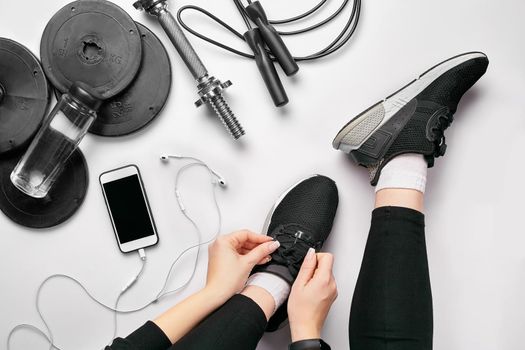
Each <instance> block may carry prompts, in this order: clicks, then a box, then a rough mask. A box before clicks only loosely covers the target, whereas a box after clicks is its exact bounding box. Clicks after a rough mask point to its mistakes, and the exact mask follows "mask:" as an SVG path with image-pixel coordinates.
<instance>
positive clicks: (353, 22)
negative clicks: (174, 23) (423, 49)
mask: <svg viewBox="0 0 525 350" xmlns="http://www.w3.org/2000/svg"><path fill="white" fill-rule="evenodd" d="M247 1H248V3H251V0H247ZM233 2H234V4H235V6H236V7H237V9H238V10H239V13H240V14H241V16H242V18H243V21H244V23H245V24H246V27H247V28H248V29H252V24H251V22H250V19H249V17H248V14H247V13H246V9H245V7H244V5H243V4H242V0H233ZM327 2H328V0H321V1H320V2H319V3H318V4H317V5H315V6H314V7H312V8H311V9H309V10H308V11H306V12H304V13H302V14H300V15H297V16H294V17H291V18H287V19H281V20H271V21H270V23H271V24H272V25H281V24H290V23H295V22H298V21H301V20H303V19H305V18H307V17H310V16H312V15H314V14H316V13H317V12H318V11H319V10H320V9H321V8H322V7H323V6H324V5H325V4H326V3H327ZM349 3H350V0H343V2H342V4H341V6H340V7H339V8H338V9H337V10H336V11H335V12H334V13H332V14H331V15H330V16H328V17H327V18H326V19H324V20H322V21H320V22H318V23H316V24H314V25H311V26H308V27H306V28H301V29H298V30H293V31H287V32H286V31H278V33H279V34H280V35H283V36H294V35H299V34H304V33H308V32H310V31H313V30H316V29H319V28H321V27H323V26H325V25H327V24H328V23H330V22H332V21H333V20H335V19H336V18H337V17H339V16H340V15H341V14H342V13H343V11H344V10H345V9H346V8H347V6H348V5H349ZM188 10H193V11H197V12H199V13H201V14H203V15H205V16H207V17H208V18H210V19H211V20H213V21H215V22H216V23H217V24H219V25H220V26H222V27H223V28H225V29H226V30H228V31H229V32H230V33H232V34H233V35H234V36H236V37H237V38H239V39H240V40H242V41H245V40H244V36H243V34H242V33H241V32H239V31H237V30H236V29H234V28H233V27H232V26H230V25H229V24H228V23H226V22H225V21H223V20H221V19H220V18H219V17H217V16H216V15H214V14H212V13H211V12H209V11H207V10H205V9H204V8H202V7H199V6H195V5H186V6H183V7H181V8H180V9H179V11H178V12H177V20H178V21H179V23H180V25H181V26H182V27H183V28H184V29H186V30H187V31H188V32H190V33H191V34H193V35H195V36H196V37H198V38H200V39H202V40H204V41H206V42H208V43H210V44H212V45H215V46H217V47H219V48H221V49H223V50H226V51H229V52H231V53H233V54H236V55H239V56H242V57H246V58H251V59H254V58H255V57H254V55H252V54H249V53H246V52H244V51H241V50H239V49H236V48H233V47H231V46H228V45H226V44H224V43H222V42H219V41H217V40H214V39H212V38H210V37H209V36H206V35H204V34H202V33H199V32H197V31H196V30H194V29H193V28H191V27H190V26H188V25H187V24H186V22H184V20H183V19H182V14H183V13H184V11H188ZM360 15H361V0H353V2H352V10H351V13H350V16H349V18H348V20H347V21H346V24H345V26H344V28H343V30H342V31H341V32H340V33H339V34H338V35H337V37H336V38H335V39H334V40H333V41H332V42H330V43H329V44H328V45H327V46H326V47H325V48H323V49H321V50H319V51H317V52H314V53H312V54H309V55H306V56H299V57H294V59H295V60H296V61H298V62H299V61H312V60H316V59H319V58H323V57H326V56H329V55H331V54H333V53H334V52H336V51H338V50H340V49H341V48H342V47H343V46H344V45H345V44H346V43H347V42H348V41H349V40H350V39H351V38H352V36H353V35H354V33H355V31H356V29H357V24H358V23H359V18H360ZM269 53H270V52H269ZM270 57H271V58H272V59H274V60H275V57H273V56H272V55H271V53H270Z"/></svg>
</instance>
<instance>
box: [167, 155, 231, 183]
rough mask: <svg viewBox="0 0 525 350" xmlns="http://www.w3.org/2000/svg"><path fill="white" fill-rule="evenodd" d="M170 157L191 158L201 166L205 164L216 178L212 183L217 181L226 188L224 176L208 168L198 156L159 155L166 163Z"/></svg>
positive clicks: (206, 165)
mask: <svg viewBox="0 0 525 350" xmlns="http://www.w3.org/2000/svg"><path fill="white" fill-rule="evenodd" d="M170 158H173V159H191V160H194V161H196V162H198V163H200V164H202V165H203V166H205V167H206V168H207V169H208V170H209V171H210V172H211V173H212V174H213V175H214V176H215V177H216V178H217V182H213V183H214V184H215V183H217V184H219V186H220V187H222V188H226V187H227V186H228V183H227V182H226V180H225V179H224V177H222V176H221V175H220V174H219V173H218V172H216V171H215V170H213V169H212V168H210V167H209V166H208V164H206V163H204V162H203V161H202V160H200V159H198V158H195V157H185V156H180V155H178V154H176V155H169V154H163V155H161V156H160V160H161V161H162V162H164V163H167V162H169V160H170Z"/></svg>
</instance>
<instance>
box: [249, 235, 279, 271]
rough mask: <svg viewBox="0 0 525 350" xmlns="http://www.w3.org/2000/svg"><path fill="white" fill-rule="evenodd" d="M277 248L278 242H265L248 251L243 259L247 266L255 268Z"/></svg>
mask: <svg viewBox="0 0 525 350" xmlns="http://www.w3.org/2000/svg"><path fill="white" fill-rule="evenodd" d="M279 246H280V243H279V241H271V242H266V243H263V244H260V245H258V246H257V247H255V248H253V249H252V250H250V252H249V253H247V254H246V255H244V257H243V258H244V259H245V261H246V262H247V263H248V264H250V265H253V266H255V265H257V264H258V263H259V262H260V261H261V260H263V259H264V258H265V257H266V256H268V255H270V254H272V253H273V252H275V251H276V250H277V248H279Z"/></svg>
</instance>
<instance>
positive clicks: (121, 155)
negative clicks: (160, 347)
mask: <svg viewBox="0 0 525 350" xmlns="http://www.w3.org/2000/svg"><path fill="white" fill-rule="evenodd" d="M117 3H119V4H120V5H121V6H122V7H123V8H124V9H125V10H126V11H128V12H129V13H130V14H131V16H132V17H133V18H134V19H136V20H138V21H140V22H142V23H144V24H146V25H147V26H149V27H150V28H152V29H153V31H154V32H155V33H156V34H158V35H159V37H160V38H161V39H162V40H163V42H164V44H165V45H166V47H167V48H168V51H169V54H170V57H171V58H172V66H173V71H174V79H173V87H172V92H171V96H170V98H169V101H168V103H167V105H166V108H165V109H164V111H163V112H162V114H161V115H160V116H159V118H158V119H157V120H156V121H155V122H154V123H153V124H152V125H151V126H150V127H148V128H147V129H145V130H143V131H141V132H139V133H137V134H135V135H132V136H129V137H124V138H119V139H104V138H100V137H94V136H91V135H90V136H87V137H86V138H85V140H84V141H83V143H82V146H81V148H82V150H83V152H84V154H85V156H86V158H87V161H88V164H89V170H90V176H91V183H90V187H89V191H88V195H87V198H86V201H85V203H84V205H83V206H82V208H81V209H80V210H79V212H78V213H77V214H76V215H75V216H74V217H73V218H72V219H71V220H69V221H68V222H67V223H65V224H63V225H61V226H60V227H57V228H54V229H51V230H44V231H34V230H28V229H25V228H23V227H20V226H17V225H15V224H13V223H12V222H11V221H9V220H8V219H7V218H6V217H5V216H3V215H0V247H1V260H2V264H1V267H0V281H1V288H0V344H2V345H1V346H2V347H3V346H4V345H3V344H5V341H6V338H7V334H8V332H9V330H10V329H11V328H12V327H13V326H15V325H16V324H18V323H32V324H35V325H38V326H42V323H41V322H40V321H39V319H38V316H37V313H36V309H35V304H34V298H35V293H36V289H37V287H38V285H39V283H40V282H41V281H42V280H43V279H44V278H45V277H46V276H48V275H50V274H53V273H66V274H70V275H72V276H75V277H77V278H79V279H80V280H82V281H83V282H84V283H85V284H86V285H87V286H88V287H89V289H90V290H91V291H92V292H93V293H94V294H95V295H96V296H97V297H98V298H100V299H102V300H103V301H105V302H107V303H110V304H111V303H113V302H114V299H115V297H116V295H117V293H118V291H119V290H120V288H121V287H122V286H123V285H124V284H125V283H126V282H127V281H128V280H129V279H130V278H131V276H133V274H135V273H136V271H137V270H138V268H139V260H138V257H137V256H136V255H134V254H132V255H123V254H121V253H120V252H119V250H118V249H117V246H116V244H115V239H114V236H113V232H112V229H111V226H110V221H109V218H108V216H107V213H106V208H105V206H104V203H103V198H102V194H101V191H100V188H99V185H98V183H97V178H98V175H99V174H100V173H101V172H103V171H106V170H109V169H112V168H116V167H119V166H122V165H126V164H129V163H135V164H137V165H138V166H139V167H140V168H141V170H142V174H143V178H144V182H145V185H146V188H147V191H148V194H149V197H150V201H151V206H152V208H153V212H154V216H155V219H156V223H157V226H158V229H159V232H160V239H161V243H160V244H159V245H158V246H157V247H155V248H153V249H149V250H148V252H147V253H148V258H149V259H148V266H147V269H146V272H145V275H144V278H143V279H142V280H141V281H140V282H139V283H138V284H137V285H136V287H135V288H134V289H133V290H132V291H131V292H130V293H129V294H128V295H127V296H126V297H125V298H124V299H123V300H122V307H129V308H131V307H134V306H140V305H141V304H142V303H143V302H144V301H146V300H149V299H150V298H152V297H153V296H154V295H155V293H156V291H158V289H159V288H160V286H161V284H162V282H163V280H164V276H165V274H166V272H167V269H168V266H169V264H170V262H171V261H172V259H173V258H174V257H175V256H177V255H178V254H179V253H180V252H181V251H182V250H183V249H184V248H185V247H187V246H189V245H191V244H192V243H194V242H195V241H196V237H195V232H194V231H193V230H192V227H191V226H190V225H189V224H188V223H187V222H186V221H185V220H184V219H183V217H182V216H181V214H180V213H179V212H178V209H177V205H176V200H175V197H174V195H173V180H174V175H175V173H176V171H177V169H178V168H179V167H180V166H181V165H182V163H178V162H174V164H171V165H168V166H166V165H163V164H161V163H160V161H159V160H158V156H159V154H161V153H165V152H168V153H169V152H171V153H179V154H184V155H193V156H197V157H200V158H202V159H204V160H205V161H207V162H209V164H210V165H211V166H212V167H213V168H215V169H216V170H217V171H218V172H220V173H222V174H223V176H224V177H225V178H226V179H227V180H228V182H229V187H228V189H227V190H226V191H221V192H220V193H219V200H220V203H221V205H222V208H223V217H224V225H223V228H222V231H223V232H230V231H232V230H236V229H239V228H251V229H253V230H259V229H260V227H261V225H262V223H263V220H264V218H265V215H266V213H267V210H268V209H269V208H270V206H271V205H272V204H273V201H274V200H275V198H276V197H277V196H278V195H279V194H280V193H281V192H282V191H283V190H284V189H286V188H287V187H288V186H289V185H290V184H292V183H294V182H295V181H296V180H297V179H298V178H301V177H303V176H305V175H308V174H311V173H322V174H325V175H328V176H330V177H332V178H333V179H334V180H335V181H336V182H337V184H338V187H339V191H340V206H339V212H338V217H337V219H336V224H335V227H334V229H333V232H332V234H331V237H330V239H329V241H328V242H327V244H326V246H325V249H326V250H327V251H330V252H333V253H334V254H335V256H336V264H335V275H336V278H337V281H338V285H339V298H338V300H337V301H336V303H335V304H334V306H333V308H332V312H331V314H330V316H329V318H328V320H327V322H326V325H325V329H324V338H325V339H326V340H327V341H328V342H330V343H331V345H332V347H333V348H334V349H348V347H349V345H348V337H347V325H348V314H349V308H350V302H351V299H352V293H353V290H354V286H355V282H356V279H357V275H358V271H359V267H360V263H361V259H362V255H363V250H364V245H365V241H366V238H367V233H368V228H369V220H370V211H371V209H372V205H373V196H374V193H373V189H372V188H371V187H370V186H369V184H368V180H367V174H366V171H365V170H364V169H362V168H358V167H356V166H354V165H353V164H352V163H351V162H350V161H349V160H348V159H347V158H345V156H344V155H343V154H342V153H340V152H336V151H334V150H333V149H332V148H331V140H332V138H333V137H334V136H335V134H336V133H337V131H338V130H339V128H340V127H341V126H342V125H343V124H345V123H346V122H347V121H348V120H349V119H350V118H352V117H353V116H355V115H356V114H358V113H360V112H361V111H362V110H364V109H366V108H367V107H369V106H370V105H372V104H374V103H375V102H377V101H378V100H380V99H381V98H384V97H386V96H387V95H389V94H390V93H391V92H393V91H395V90H397V89H398V88H400V87H401V86H402V85H404V84H405V83H407V82H408V81H410V80H412V79H413V78H414V77H416V76H417V75H418V74H420V73H422V72H423V71H425V70H426V69H427V68H429V67H431V66H433V65H434V64H436V63H438V62H440V61H442V60H444V59H446V58H448V57H450V56H453V55H456V54H459V53H462V52H466V51H471V50H481V51H484V52H486V53H487V55H488V56H489V58H490V61H491V63H490V66H489V70H488V72H487V74H486V75H485V76H484V77H483V78H482V79H481V81H480V82H479V83H478V84H476V86H475V87H474V88H473V89H471V90H470V91H469V92H468V94H467V95H466V96H465V97H464V98H463V100H462V103H461V104H460V106H459V109H458V112H457V113H456V121H455V123H454V124H453V127H452V128H451V129H450V130H448V132H447V140H448V143H449V149H448V152H447V155H446V157H445V158H443V159H438V160H437V161H436V167H435V168H434V169H432V170H430V172H429V181H428V191H427V194H428V195H427V200H426V208H427V209H426V214H427V243H428V254H429V263H430V273H431V279H432V288H433V296H434V318H435V327H434V330H435V337H434V344H435V347H434V348H435V349H436V350H455V349H461V350H471V349H477V350H489V349H490V350H499V349H505V350H518V349H523V348H524V345H523V337H522V334H523V330H524V329H525V298H524V295H525V248H524V245H525V236H524V233H525V232H524V230H523V225H522V220H523V218H522V215H523V209H524V207H523V197H524V196H525V187H524V185H523V178H524V176H525V169H524V167H523V161H522V159H523V151H524V149H525V148H524V147H525V138H524V137H523V135H524V133H525V115H524V113H523V111H524V108H523V101H524V100H523V91H524V90H525V64H524V62H525V49H524V46H523V33H524V29H525V25H524V24H523V23H524V22H523V18H525V2H523V1H518V0H500V1H488V0H483V1H480V0H442V1H421V0H402V1H401V0H398V1H392V0H374V1H366V0H365V1H364V4H363V14H362V20H361V23H360V25H359V29H358V31H357V34H356V36H355V37H354V38H353V39H352V41H351V42H350V44H349V45H348V46H346V47H345V49H344V50H342V51H341V52H339V53H338V54H336V55H334V56H332V57H330V58H327V59H324V60H320V61H317V62H314V63H308V64H302V65H301V71H300V73H299V74H298V75H297V77H296V78H293V79H283V80H284V82H285V85H286V87H287V90H288V93H289V96H290V99H291V102H290V104H289V105H288V106H287V107H286V108H283V109H280V110H278V109H276V108H274V107H273V105H272V103H271V100H270V98H269V97H268V95H267V92H266V90H265V87H264V85H263V83H262V80H261V79H260V77H259V75H258V72H257V69H256V67H255V64H254V62H251V61H249V60H246V59H242V58H238V57H234V56H231V55H229V54H226V53H224V52H222V51H219V50H217V49H215V48H213V47H210V46H208V45H207V44H205V43H203V42H201V41H198V40H197V39H195V38H193V37H192V38H191V41H192V42H193V43H194V44H195V46H196V48H197V50H198V52H199V53H200V54H201V55H202V59H203V60H204V62H205V63H206V64H207V66H208V68H209V69H210V71H211V72H212V74H214V75H216V76H218V77H219V78H221V79H223V80H225V79H231V80H232V81H233V83H234V86H233V87H232V88H230V89H229V91H228V96H227V97H228V99H229V101H230V102H231V107H232V108H233V109H234V110H235V112H236V114H237V116H238V118H239V120H240V121H241V122H242V123H243V125H244V126H245V128H246V131H247V136H246V137H245V138H244V140H243V142H241V143H235V142H233V141H231V140H230V139H229V138H228V137H227V134H226V133H225V131H224V130H223V129H222V125H220V123H219V122H218V121H217V120H216V119H215V118H214V117H213V116H211V115H207V113H206V112H205V111H204V110H196V109H195V108H194V107H193V101H194V100H195V99H196V94H195V87H194V83H193V80H192V78H191V76H190V74H189V73H188V71H187V70H186V68H185V67H184V66H183V64H182V62H181V60H180V59H179V58H178V56H177V55H176V53H175V51H174V49H173V47H172V46H171V44H170V43H169V42H168V41H167V38H166V36H165V34H164V32H163V31H162V30H161V29H160V27H159V25H158V24H157V23H156V22H154V21H153V20H150V19H149V18H147V16H146V15H145V14H144V13H139V12H138V11H136V10H134V9H133V7H132V6H131V1H117ZM183 3H188V1H181V2H177V3H176V4H175V3H173V4H172V6H171V7H172V9H175V8H176V7H177V6H178V5H181V4H183ZM192 3H194V4H200V5H203V6H205V7H206V8H208V9H210V10H212V11H213V12H214V13H217V14H218V15H220V16H221V17H223V18H226V19H229V20H230V21H231V22H232V24H233V25H234V26H236V27H237V28H239V29H241V28H242V22H241V20H240V17H239V16H238V15H237V13H236V12H235V8H234V6H233V4H232V3H231V2H230V1H226V0H221V1H204V0H193V1H192ZM314 3H315V1H314V0H303V1H284V2H283V1H281V2H278V1H275V0H274V1H270V0H267V1H265V4H266V7H267V11H268V13H269V15H270V17H273V18H276V17H289V16H292V15H295V14H298V13H300V12H303V11H304V10H306V9H307V8H310V7H311V6H313V4H314ZM339 3H340V2H339V1H335V0H334V1H330V2H329V4H330V5H329V6H328V7H327V10H326V12H323V13H324V14H327V13H328V12H330V10H333V9H334V8H335V7H337V6H338V4H339ZM65 4H66V1H62V0H48V1H36V0H33V1H25V2H23V4H21V3H20V2H18V1H7V0H1V7H0V36H2V37H8V38H11V39H14V40H16V41H19V42H21V43H23V44H24V45H26V46H27V47H29V48H30V49H31V50H32V51H33V52H35V53H37V54H38V51H39V43H40V37H41V34H42V32H43V29H44V27H45V25H46V23H47V21H48V20H49V19H50V18H51V17H52V15H53V14H54V13H55V12H56V11H57V10H58V9H59V8H61V7H62V6H64V5H65ZM188 20H189V21H191V23H194V24H199V26H200V28H201V29H204V30H208V32H212V33H215V34H214V35H215V36H220V37H221V38H223V39H225V40H230V42H232V43H235V44H237V45H239V47H241V48H243V49H247V48H246V47H244V46H243V45H244V44H243V43H242V42H238V41H236V40H235V39H233V38H231V37H230V36H228V35H227V34H224V33H223V32H222V31H220V30H217V28H216V27H214V26H211V25H208V24H206V23H207V21H205V20H203V19H202V18H201V17H199V16H196V15H195V16H194V15H189V16H188ZM340 27H341V23H334V24H333V25H332V26H329V27H328V28H327V29H326V30H322V31H320V32H318V33H315V34H311V35H307V36H305V37H304V38H303V39H297V40H295V39H294V40H287V42H288V43H290V47H291V48H292V50H293V52H295V53H297V54H302V53H309V52H312V51H313V50H315V49H317V48H320V47H322V46H324V44H325V43H327V42H328V41H329V40H330V38H332V37H333V35H334V33H335V32H336V31H337V30H339V28H340ZM206 181H207V177H206V173H205V172H204V171H203V170H198V169H196V170H192V171H191V174H190V173H187V174H186V176H185V177H184V179H183V181H182V182H183V190H182V192H183V195H184V196H185V198H186V201H187V202H188V203H187V206H188V210H189V211H190V213H191V214H192V215H194V216H196V217H197V218H198V222H199V224H200V225H201V226H202V227H203V231H204V234H205V235H207V236H209V235H211V234H212V232H213V227H214V225H215V223H216V214H215V212H214V211H213V206H212V202H211V199H210V192H209V188H208V187H207V185H206V184H207V182H206ZM203 251H205V249H203ZM193 258H194V255H189V256H187V257H186V258H184V259H183V260H182V261H181V263H180V265H178V267H177V269H176V273H175V276H174V277H173V278H172V280H171V281H170V286H171V287H176V286H178V285H179V284H180V283H181V282H182V281H183V280H184V279H185V278H186V277H187V276H188V274H189V272H190V269H191V267H192V264H193ZM198 264H199V265H198V271H197V276H196V278H195V279H194V280H193V281H192V283H191V285H190V287H189V288H187V289H186V290H185V291H184V292H183V293H180V294H178V295H176V296H173V297H170V298H167V299H165V300H164V301H162V302H160V303H159V304H157V305H154V306H152V307H150V308H148V309H146V310H144V311H142V312H139V313H136V314H133V315H126V316H121V317H119V335H121V336H125V335H127V334H128V333H129V332H130V331H132V330H133V329H135V328H136V327H138V326H140V325H141V324H142V323H143V322H144V321H145V320H147V319H151V318H153V317H155V316H156V315H157V314H159V313H160V312H162V311H163V310H165V309H167V308H168V307H169V306H171V305H173V304H175V303H177V301H179V300H180V299H181V298H183V297H184V296H186V295H188V294H190V293H191V292H194V291H196V290H197V289H199V288H200V287H201V286H202V285H203V283H204V279H205V271H206V254H205V253H204V254H203V255H202V258H201V259H200V260H199V263H198ZM42 310H43V312H44V313H45V315H46V317H47V318H48V320H49V324H50V326H51V327H52V329H53V330H54V334H55V337H56V342H57V345H58V346H60V347H61V348H63V349H76V350H82V349H100V348H101V347H102V346H103V345H104V344H105V343H106V342H107V341H109V338H110V337H111V334H112V315H111V313H108V312H107V311H105V310H103V309H101V308H100V307H98V306H96V305H94V304H93V303H92V302H91V301H90V300H88V298H87V297H86V296H85V295H84V294H83V293H82V291H81V290H80V289H79V288H78V287H77V286H75V285H73V284H72V283H71V282H67V281H53V282H51V283H50V284H49V285H48V286H47V287H46V288H45V289H44V290H43V293H42ZM288 333H289V331H288V329H283V330H281V331H279V332H277V333H276V334H272V335H267V336H265V337H264V339H263V340H262V342H261V345H260V346H259V348H258V349H261V350H263V349H285V347H286V345H287V343H288V340H289V335H288ZM12 345H13V349H46V348H47V347H46V343H45V341H43V339H42V338H39V337H38V336H37V335H34V334H32V333H28V332H25V331H21V332H19V333H16V336H15V337H14V339H13V342H12Z"/></svg>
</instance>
